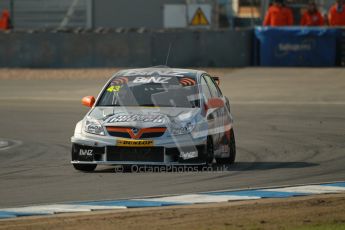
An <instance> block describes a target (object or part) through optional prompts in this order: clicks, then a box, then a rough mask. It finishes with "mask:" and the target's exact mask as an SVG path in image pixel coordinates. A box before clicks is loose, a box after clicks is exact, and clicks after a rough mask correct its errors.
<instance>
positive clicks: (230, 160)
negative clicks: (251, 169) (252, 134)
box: [216, 129, 236, 164]
mask: <svg viewBox="0 0 345 230" xmlns="http://www.w3.org/2000/svg"><path fill="white" fill-rule="evenodd" d="M229 137H230V138H229V156H228V157H226V158H217V159H216V161H217V164H233V163H234V162H235V158H236V140H235V133H234V129H231V130H230V135H229Z"/></svg>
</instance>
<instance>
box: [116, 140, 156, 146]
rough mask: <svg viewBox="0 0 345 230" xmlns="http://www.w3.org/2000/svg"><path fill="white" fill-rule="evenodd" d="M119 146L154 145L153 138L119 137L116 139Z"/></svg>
mask: <svg viewBox="0 0 345 230" xmlns="http://www.w3.org/2000/svg"><path fill="white" fill-rule="evenodd" d="M116 145H117V146H123V147H152V146H153V140H127V139H119V140H117V141H116Z"/></svg>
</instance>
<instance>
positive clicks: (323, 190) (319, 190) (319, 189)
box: [262, 185, 345, 194]
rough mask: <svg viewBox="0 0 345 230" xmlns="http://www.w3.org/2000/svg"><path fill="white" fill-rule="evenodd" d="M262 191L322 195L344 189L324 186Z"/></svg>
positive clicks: (344, 190)
mask: <svg viewBox="0 0 345 230" xmlns="http://www.w3.org/2000/svg"><path fill="white" fill-rule="evenodd" d="M262 191H271V192H292V193H306V194H308V193H310V194H323V193H339V192H345V187H336V186H325V185H306V186H296V187H287V188H274V189H262Z"/></svg>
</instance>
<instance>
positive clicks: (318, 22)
mask: <svg viewBox="0 0 345 230" xmlns="http://www.w3.org/2000/svg"><path fill="white" fill-rule="evenodd" d="M323 23H324V22H323V17H322V15H321V13H320V12H319V10H318V9H317V6H316V3H315V2H313V1H311V2H309V4H308V9H307V11H306V12H305V13H304V14H303V16H302V19H301V25H302V26H323Z"/></svg>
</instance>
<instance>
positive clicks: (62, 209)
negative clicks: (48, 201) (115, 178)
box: [0, 204, 127, 214]
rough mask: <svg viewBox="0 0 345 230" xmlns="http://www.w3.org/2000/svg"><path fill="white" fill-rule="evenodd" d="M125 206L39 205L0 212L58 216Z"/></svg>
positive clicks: (123, 207)
mask: <svg viewBox="0 0 345 230" xmlns="http://www.w3.org/2000/svg"><path fill="white" fill-rule="evenodd" d="M126 208H127V207H125V206H99V205H73V204H52V205H38V206H29V207H21V208H7V209H0V211H7V212H14V213H37V214H56V213H66V212H67V213H68V212H90V211H92V210H112V209H126Z"/></svg>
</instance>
